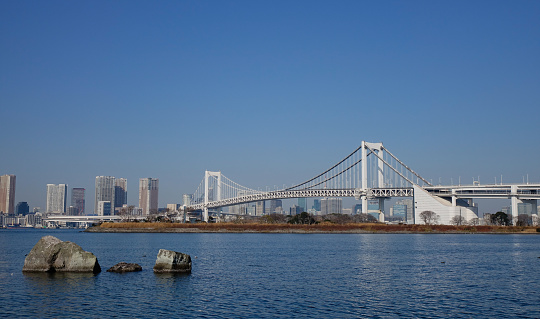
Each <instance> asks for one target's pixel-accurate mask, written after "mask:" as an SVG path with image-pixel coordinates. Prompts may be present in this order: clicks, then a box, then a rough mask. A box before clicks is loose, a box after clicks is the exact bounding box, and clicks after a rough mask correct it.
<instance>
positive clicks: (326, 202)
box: [321, 198, 343, 215]
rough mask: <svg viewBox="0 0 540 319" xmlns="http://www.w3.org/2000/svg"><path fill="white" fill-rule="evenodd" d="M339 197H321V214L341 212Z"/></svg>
mask: <svg viewBox="0 0 540 319" xmlns="http://www.w3.org/2000/svg"><path fill="white" fill-rule="evenodd" d="M342 202H343V201H342V199H341V198H323V199H321V214H322V215H328V214H341V211H342Z"/></svg>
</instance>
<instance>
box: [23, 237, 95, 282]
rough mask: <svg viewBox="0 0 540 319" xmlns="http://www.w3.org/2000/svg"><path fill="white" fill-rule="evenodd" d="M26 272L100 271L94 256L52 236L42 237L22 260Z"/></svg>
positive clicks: (73, 244) (79, 247)
mask: <svg viewBox="0 0 540 319" xmlns="http://www.w3.org/2000/svg"><path fill="white" fill-rule="evenodd" d="M23 271H28V272H55V271H58V272H92V273H98V272H100V271H101V267H100V266H99V263H98V260H97V258H96V256H94V254H92V253H90V252H87V251H84V250H83V249H82V248H81V246H79V245H77V244H75V243H72V242H69V241H61V240H60V239H58V238H56V237H53V236H45V237H42V238H41V239H40V240H39V241H38V242H37V244H36V245H35V246H34V248H32V250H31V251H30V253H29V254H28V255H27V256H26V258H25V260H24V266H23Z"/></svg>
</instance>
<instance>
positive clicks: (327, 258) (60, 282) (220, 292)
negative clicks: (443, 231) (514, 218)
mask: <svg viewBox="0 0 540 319" xmlns="http://www.w3.org/2000/svg"><path fill="white" fill-rule="evenodd" d="M45 235H53V236H56V237H58V238H59V239H61V240H69V241H73V242H75V243H77V244H79V245H80V246H82V248H83V249H85V250H87V251H90V252H93V253H94V254H95V255H96V256H97V257H98V260H99V263H100V264H101V266H102V270H103V271H102V272H101V273H100V274H98V275H90V274H54V275H48V274H23V273H22V272H21V269H22V266H23V264H24V258H25V254H27V253H28V252H29V251H30V250H31V249H32V247H33V246H34V245H35V243H36V242H37V241H38V240H39V239H40V238H41V237H42V236H45ZM160 248H165V249H171V250H175V251H180V252H184V253H187V254H190V255H191V257H192V260H193V271H192V273H191V275H156V274H154V273H153V271H152V267H153V265H154V262H155V259H156V255H157V252H158V250H159V249H160ZM538 257H540V236H536V235H430V234H421V235H413V234H365V235H364V234H360V235H358V234H312V235H303V234H96V233H81V232H78V231H74V230H26V229H21V230H12V229H10V230H1V231H0V317H6V318H8V317H9V318H13V317H35V318H106V317H134V318H148V317H200V318H275V317H278V318H279V317H281V318H290V317H298V318H361V317H375V318H407V317H408V318H419V317H420V318H480V317H482V318H493V317H499V318H509V317H513V318H538V317H540V259H539V258H538ZM121 261H125V262H135V263H138V264H140V265H141V266H142V267H143V271H142V272H138V273H127V274H116V273H108V272H106V271H105V270H106V269H108V268H109V267H111V266H113V265H114V264H116V263H118V262H121Z"/></svg>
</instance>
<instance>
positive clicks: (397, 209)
mask: <svg viewBox="0 0 540 319" xmlns="http://www.w3.org/2000/svg"><path fill="white" fill-rule="evenodd" d="M392 212H393V214H392V215H393V217H394V218H396V219H397V218H400V219H401V220H402V221H406V220H407V205H403V204H394V206H392Z"/></svg>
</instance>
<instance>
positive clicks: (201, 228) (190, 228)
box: [86, 222, 540, 235]
mask: <svg viewBox="0 0 540 319" xmlns="http://www.w3.org/2000/svg"><path fill="white" fill-rule="evenodd" d="M537 229H540V228H537V227H533V226H527V227H520V226H451V225H386V224H359V223H355V224H332V223H320V224H314V225H295V224H262V223H217V224H206V223H198V224H182V223H133V222H126V223H103V224H101V225H99V226H94V227H90V228H88V229H87V230H86V232H97V233H303V234H316V233H341V234H344V233H345V234H366V233H369V234H372V233H383V234H384V233H398V234H403V233H405V234H407V233H411V234H419V233H421V234H424V233H425V234H539V235H540V232H539V231H537Z"/></svg>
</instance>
